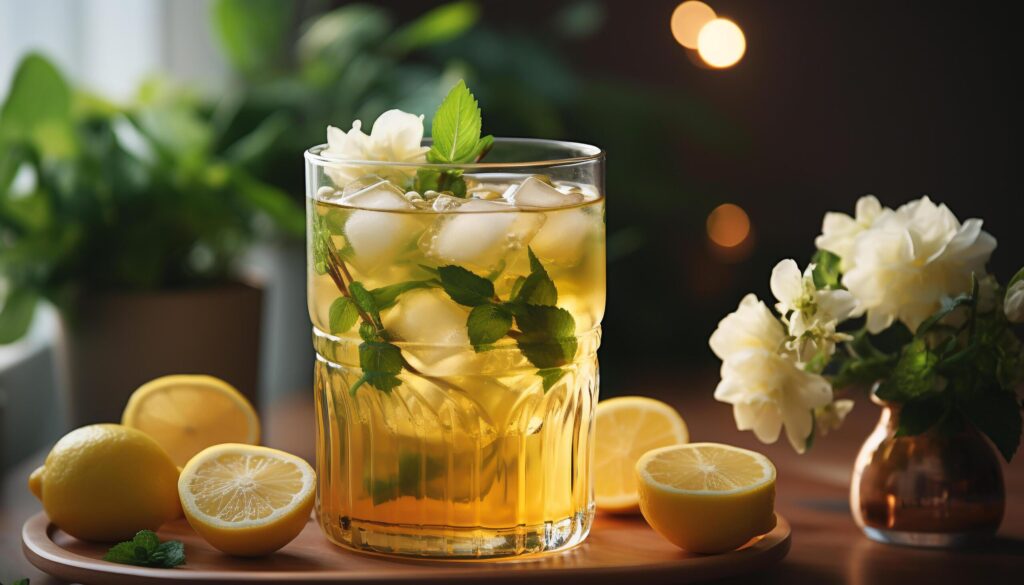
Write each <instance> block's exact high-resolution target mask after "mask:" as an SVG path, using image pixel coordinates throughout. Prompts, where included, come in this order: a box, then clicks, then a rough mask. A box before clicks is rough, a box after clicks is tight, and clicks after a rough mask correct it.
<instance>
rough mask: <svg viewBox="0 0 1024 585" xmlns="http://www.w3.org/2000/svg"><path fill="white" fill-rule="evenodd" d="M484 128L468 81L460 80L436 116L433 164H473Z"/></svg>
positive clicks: (432, 151)
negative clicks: (467, 83)
mask: <svg viewBox="0 0 1024 585" xmlns="http://www.w3.org/2000/svg"><path fill="white" fill-rule="evenodd" d="M480 125H481V117H480V107H479V106H478V105H477V102H476V99H475V98H474V97H473V94H472V93H470V91H469V88H468V87H466V82H465V81H463V80H461V79H460V80H459V82H458V83H456V84H455V87H453V88H452V89H451V91H449V92H448V95H447V96H446V97H445V98H444V101H442V102H441V106H440V107H439V108H438V109H437V113H436V114H434V122H433V125H432V128H431V136H432V137H433V139H434V144H433V146H432V147H431V149H430V154H431V155H432V160H433V162H445V163H464V162H470V161H472V160H473V157H474V156H475V155H476V153H477V143H478V142H479V141H480Z"/></svg>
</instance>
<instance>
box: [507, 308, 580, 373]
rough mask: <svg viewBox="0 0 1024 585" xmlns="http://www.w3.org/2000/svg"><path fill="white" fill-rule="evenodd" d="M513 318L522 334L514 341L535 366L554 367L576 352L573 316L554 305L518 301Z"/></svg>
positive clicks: (540, 367)
mask: <svg viewBox="0 0 1024 585" xmlns="http://www.w3.org/2000/svg"><path fill="white" fill-rule="evenodd" d="M515 321H516V325H517V326H518V327H519V330H520V331H521V332H522V335H521V336H519V338H518V340H517V344H518V346H519V350H520V351H522V352H523V355H525V356H526V359H528V360H530V363H531V364H533V365H534V366H536V367H537V368H539V369H542V370H544V369H548V368H557V367H560V366H564V365H566V364H568V363H569V362H570V361H572V359H573V357H575V355H576V346H577V341H576V320H575V319H573V317H572V313H570V312H569V311H566V310H565V309H561V308H558V307H545V306H535V305H519V306H517V307H516V308H515Z"/></svg>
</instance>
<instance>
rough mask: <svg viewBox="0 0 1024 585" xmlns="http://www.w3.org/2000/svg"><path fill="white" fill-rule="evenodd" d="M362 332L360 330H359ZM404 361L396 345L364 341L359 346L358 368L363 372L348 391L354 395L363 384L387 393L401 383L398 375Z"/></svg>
mask: <svg viewBox="0 0 1024 585" xmlns="http://www.w3.org/2000/svg"><path fill="white" fill-rule="evenodd" d="M360 332H362V329H360ZM404 365H405V359H404V358H403V357H402V350H400V349H399V348H398V346H397V345H394V344H391V343H387V342H383V341H364V342H363V343H361V344H359V367H360V368H362V370H363V375H362V377H360V378H359V380H358V381H356V383H355V384H353V385H352V388H351V389H350V390H349V391H350V392H351V393H352V394H353V395H355V393H356V390H358V389H359V387H360V386H362V385H363V384H364V383H365V384H369V385H370V386H373V387H374V388H376V389H378V390H380V391H381V392H384V393H389V392H391V390H393V389H395V388H396V387H397V386H399V385H401V383H402V381H401V380H399V379H398V374H399V373H401V372H402V368H403V366H404Z"/></svg>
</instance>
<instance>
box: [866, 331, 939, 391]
mask: <svg viewBox="0 0 1024 585" xmlns="http://www.w3.org/2000/svg"><path fill="white" fill-rule="evenodd" d="M938 361H939V358H938V356H936V355H935V354H934V353H932V351H931V350H929V349H928V346H927V345H926V344H925V342H924V341H923V340H920V339H915V340H914V341H913V342H911V343H909V344H907V346H906V347H904V348H903V353H902V354H901V355H900V359H899V361H898V362H896V367H894V368H893V371H892V374H890V375H889V377H888V378H886V379H885V381H883V382H882V384H881V385H880V386H879V387H878V391H877V392H876V394H877V395H878V397H879V398H881V399H882V400H886V401H889V402H908V401H910V400H912V399H915V398H919V397H921V396H923V395H925V394H928V393H931V392H933V391H934V390H935V376H936V372H935V366H936V364H937V363H938Z"/></svg>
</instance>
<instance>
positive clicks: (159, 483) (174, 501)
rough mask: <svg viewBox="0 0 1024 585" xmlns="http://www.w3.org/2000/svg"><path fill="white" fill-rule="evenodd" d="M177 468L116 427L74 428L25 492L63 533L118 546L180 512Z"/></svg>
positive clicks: (141, 437)
mask: <svg viewBox="0 0 1024 585" xmlns="http://www.w3.org/2000/svg"><path fill="white" fill-rule="evenodd" d="M177 480H178V468H177V467H176V466H175V465H174V463H173V462H172V461H171V458H170V457H168V456H167V453H166V452H165V451H164V450H163V449H162V448H160V445H158V444H157V443H156V441H154V440H153V439H151V438H149V437H147V436H146V435H145V434H144V433H141V432H139V431H137V430H135V429H130V428H127V427H124V426H121V425H112V424H100V425H89V426H85V427H81V428H79V429H75V430H73V431H71V432H70V433H68V434H67V435H65V436H64V438H62V439H61V440H59V441H57V444H56V445H54V446H53V449H52V450H51V451H50V454H49V455H48V456H47V457H46V463H45V464H44V465H43V466H42V467H40V468H38V469H36V470H35V471H34V472H33V473H32V475H31V477H29V480H28V486H29V489H30V490H31V491H32V493H33V494H35V496H36V497H37V498H39V500H40V501H41V502H42V503H43V509H44V510H46V514H47V515H48V516H49V517H50V521H51V522H53V523H54V524H55V525H56V526H58V527H59V528H60V529H61V530H63V531H64V532H67V533H68V534H70V535H71V536H74V537H76V538H80V539H82V540H91V541H98V542H117V541H120V540H128V539H130V538H131V537H132V536H134V535H135V533H136V532H138V531H139V530H143V529H148V530H157V529H159V528H160V525H161V524H163V523H164V522H166V521H168V520H171V519H173V518H176V517H178V516H179V515H180V513H181V508H180V506H179V504H178V494H177V492H176V490H175V485H176V482H177Z"/></svg>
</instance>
